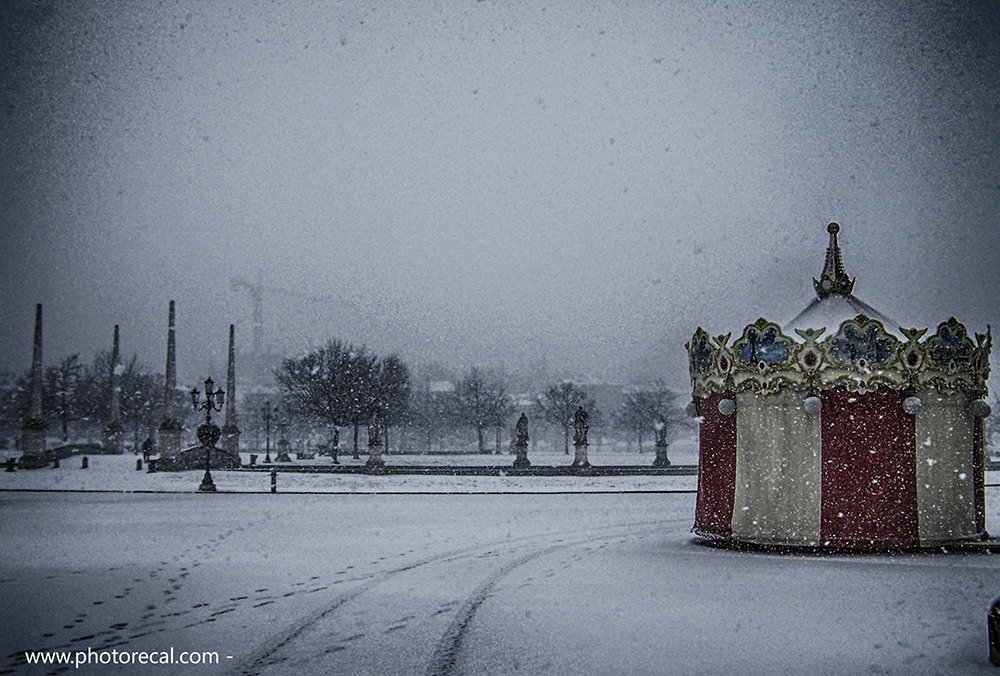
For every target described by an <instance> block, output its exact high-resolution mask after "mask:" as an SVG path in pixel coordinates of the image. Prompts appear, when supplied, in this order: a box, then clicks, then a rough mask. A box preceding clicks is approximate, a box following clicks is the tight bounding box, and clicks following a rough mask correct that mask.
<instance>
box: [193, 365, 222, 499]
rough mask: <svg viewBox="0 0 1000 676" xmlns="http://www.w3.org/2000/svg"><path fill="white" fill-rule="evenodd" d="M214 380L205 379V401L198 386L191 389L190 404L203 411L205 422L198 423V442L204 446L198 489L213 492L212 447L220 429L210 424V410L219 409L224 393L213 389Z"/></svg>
mask: <svg viewBox="0 0 1000 676" xmlns="http://www.w3.org/2000/svg"><path fill="white" fill-rule="evenodd" d="M214 388H215V381H214V380H212V379H211V378H206V379H205V401H200V397H201V393H200V392H199V391H198V388H197V387H196V388H194V389H192V390H191V405H192V406H194V410H196V411H204V412H205V422H203V423H202V424H201V425H198V442H199V443H201V445H202V446H204V447H205V476H204V478H203V479H202V480H201V485H200V486H198V490H199V491H206V492H214V491H215V483H214V482H213V481H212V471H211V467H212V448H213V447H214V446H215V442H217V441H218V440H219V437H221V436H222V430H220V429H219V427H218V425H214V424H212V411H221V410H222V405H223V404H224V403H225V399H226V393H225V392H223V391H222V388H221V387H220V388H219V389H217V390H216V389H214Z"/></svg>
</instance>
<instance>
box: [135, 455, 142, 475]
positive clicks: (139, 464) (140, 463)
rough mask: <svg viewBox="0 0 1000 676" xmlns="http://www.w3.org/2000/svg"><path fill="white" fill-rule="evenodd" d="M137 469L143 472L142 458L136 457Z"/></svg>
mask: <svg viewBox="0 0 1000 676" xmlns="http://www.w3.org/2000/svg"><path fill="white" fill-rule="evenodd" d="M135 471H136V472H141V471H142V458H136V459H135Z"/></svg>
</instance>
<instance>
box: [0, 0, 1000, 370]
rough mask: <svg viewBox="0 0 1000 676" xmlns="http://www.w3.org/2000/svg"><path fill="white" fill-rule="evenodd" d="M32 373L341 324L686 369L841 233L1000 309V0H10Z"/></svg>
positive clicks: (847, 245) (484, 350)
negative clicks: (172, 312) (71, 362)
mask: <svg viewBox="0 0 1000 676" xmlns="http://www.w3.org/2000/svg"><path fill="white" fill-rule="evenodd" d="M0 7H2V10H0V21H2V22H3V26H2V34H0V65H2V69H0V83H2V93H0V96H2V97H3V98H2V112H0V116H2V118H0V148H2V152H0V223H2V234H0V275H2V279H3V286H4V293H3V300H2V304H0V350H2V351H0V368H2V369H10V370H15V371H19V372H21V371H24V370H26V369H27V368H28V366H29V365H30V361H31V337H32V322H33V319H34V307H35V303H38V302H41V303H43V304H44V312H45V354H46V361H47V362H48V363H55V362H56V361H58V360H59V359H60V358H62V357H65V356H67V355H69V354H72V353H74V352H79V353H81V355H82V356H84V357H85V358H87V359H89V358H90V357H91V356H92V355H93V353H94V352H95V351H96V350H99V349H108V348H109V347H110V341H111V335H112V330H113V326H114V325H115V324H119V325H120V326H121V336H122V349H123V351H124V352H125V353H126V354H131V353H133V352H137V353H138V354H139V356H140V358H141V359H142V360H143V361H144V362H146V363H147V364H149V365H150V366H152V367H155V368H157V369H161V368H162V365H163V360H164V355H165V345H166V319H167V304H168V301H169V300H171V299H174V300H176V301H177V304H178V307H177V323H178V338H177V340H178V350H179V371H180V373H181V378H182V380H183V379H185V378H187V379H189V380H194V379H199V378H201V377H203V375H204V374H205V372H206V371H207V370H211V369H214V370H213V374H215V375H216V377H218V375H219V374H223V375H224V360H225V348H226V340H227V329H228V325H229V324H230V323H233V324H235V325H236V327H237V329H236V330H237V341H238V343H239V345H238V347H239V348H240V349H242V350H249V347H250V341H251V302H250V295H249V293H248V292H247V289H246V288H245V287H235V288H234V286H233V285H232V280H233V279H244V280H246V281H248V282H252V283H255V284H262V285H264V286H265V287H266V288H267V289H268V291H266V292H265V295H264V306H263V310H264V341H265V344H266V345H268V346H271V347H272V348H274V349H276V350H286V351H289V352H300V351H304V350H306V349H308V348H309V347H310V346H312V345H315V344H316V343H317V342H320V341H323V340H325V339H326V338H329V337H337V338H341V339H343V340H346V341H349V342H354V343H357V344H365V345H367V346H368V347H369V348H370V349H371V350H373V351H374V352H376V353H377V354H380V355H386V354H389V353H393V352H396V353H399V354H400V355H401V356H402V357H403V358H404V359H406V360H407V361H408V362H409V363H411V365H416V364H419V363H422V362H428V361H435V360H439V361H443V362H445V363H448V364H451V365H453V366H455V367H457V368H466V367H469V366H473V365H477V366H484V367H485V366H500V365H502V366H504V367H506V368H507V369H509V370H517V369H522V368H526V367H527V366H528V365H532V364H533V365H535V366H538V365H540V364H545V365H547V367H548V368H549V369H551V370H553V371H557V370H565V371H568V372H571V373H575V374H577V375H578V376H581V377H582V376H589V377H593V378H598V379H606V380H625V379H629V378H637V377H640V378H657V377H660V378H665V379H666V380H668V381H669V382H671V383H675V384H677V385H679V386H681V387H687V384H688V378H687V359H686V353H685V350H684V343H685V342H686V341H687V340H688V339H689V338H690V336H691V334H692V333H693V332H694V330H695V329H696V328H697V327H698V326H699V325H700V326H704V327H705V328H706V329H707V330H709V331H710V332H712V333H717V332H718V333H725V332H729V331H733V332H734V333H739V331H741V330H742V328H743V326H744V325H745V324H746V323H748V322H751V321H753V320H755V319H756V318H757V317H759V316H766V317H768V318H772V319H775V320H777V321H786V320H788V319H790V318H792V317H793V316H795V315H796V314H798V312H799V311H800V310H801V309H803V308H804V307H805V306H806V305H807V304H808V303H809V301H810V300H811V298H812V296H813V291H812V278H813V277H816V276H819V274H820V272H821V270H822V266H823V257H824V253H825V248H826V245H827V238H828V235H827V233H826V230H825V227H826V224H827V223H828V222H830V221H833V220H836V221H838V222H840V223H841V224H842V226H843V231H842V233H841V244H842V246H843V249H844V263H845V266H846V268H847V271H848V273H849V274H851V275H854V276H857V278H858V282H857V286H856V288H855V294H856V295H857V296H858V297H859V298H861V299H862V300H864V301H865V302H867V303H869V304H871V305H873V306H874V307H875V308H877V309H879V310H880V311H882V312H883V313H884V314H886V315H889V316H892V317H895V318H897V319H898V320H899V321H900V322H901V323H903V324H904V325H906V326H930V327H932V329H933V328H935V327H936V326H937V324H938V323H939V322H941V321H944V320H947V319H948V318H949V317H950V316H952V315H955V316H957V317H958V318H959V319H960V320H961V321H963V322H965V323H966V324H968V325H969V327H970V328H971V329H973V330H976V331H985V330H986V325H987V324H992V325H993V326H994V327H996V326H998V325H1000V309H998V303H997V296H996V291H997V289H998V288H1000V247H998V243H1000V228H998V226H1000V124H998V119H1000V76H998V73H1000V48H998V44H1000V41H998V40H997V35H998V34H1000V20H998V17H1000V12H998V11H997V9H996V5H995V4H994V3H991V2H982V3H965V2H926V1H924V2H914V1H906V2H903V1H900V2H822V1H820V2H809V3H800V2H785V1H775V2H768V1H763V2H746V3H744V2H734V3H728V4H727V3H721V2H718V3H716V2H628V3H625V2H615V3H612V2H578V1H568V0H567V1H553V2H542V1H534V0H533V1H531V2H513V1H511V2H491V1H489V0H486V1H482V2H474V1H471V0H461V1H459V0H456V1H454V2H433V3H431V2H428V3H414V2H398V3H396V2H384V1H381V0H380V1H379V2H373V3H362V2H342V3H335V2H311V3H310V2H305V1H301V2H300V1H290V2H272V3H264V2H261V3H251V2H245V1H243V0H241V1H240V2H228V3H227V2H212V3H205V2H194V1H193V0H191V1H185V0H180V1H177V2H160V1H157V2H153V1H149V2H120V3H113V2H100V3H72V6H70V3H62V2H10V1H6V0H5V1H4V2H2V3H0Z"/></svg>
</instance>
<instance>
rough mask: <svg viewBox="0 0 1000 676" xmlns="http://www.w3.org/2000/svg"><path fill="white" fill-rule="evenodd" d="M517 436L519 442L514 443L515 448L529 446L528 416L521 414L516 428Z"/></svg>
mask: <svg viewBox="0 0 1000 676" xmlns="http://www.w3.org/2000/svg"><path fill="white" fill-rule="evenodd" d="M514 431H515V433H516V434H517V441H516V442H515V443H514V445H515V446H527V445H528V416H526V415H524V414H523V413H522V414H521V417H520V418H518V419H517V426H516V427H515V428H514Z"/></svg>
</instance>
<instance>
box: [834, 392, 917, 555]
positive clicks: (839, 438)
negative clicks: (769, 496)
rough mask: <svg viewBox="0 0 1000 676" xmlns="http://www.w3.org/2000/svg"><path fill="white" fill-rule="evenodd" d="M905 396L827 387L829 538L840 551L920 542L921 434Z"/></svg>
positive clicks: (909, 544)
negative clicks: (918, 436)
mask: <svg viewBox="0 0 1000 676" xmlns="http://www.w3.org/2000/svg"><path fill="white" fill-rule="evenodd" d="M904 398H905V397H904V396H903V393H902V392H898V391H896V390H891V389H889V388H879V389H878V390H875V391H874V392H869V393H866V394H857V393H853V392H848V391H847V390H846V389H844V388H834V389H830V390H825V391H823V393H822V399H823V431H822V436H823V470H822V484H823V486H822V495H823V508H822V517H821V519H822V522H821V526H820V528H821V538H822V541H823V543H824V544H828V545H831V546H840V547H869V546H879V547H884V546H890V547H892V546H895V547H915V546H917V545H919V544H920V535H919V530H918V515H917V480H916V431H915V428H914V421H913V416H910V415H907V414H906V413H905V412H904V411H903V408H902V402H903V399H904Z"/></svg>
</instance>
